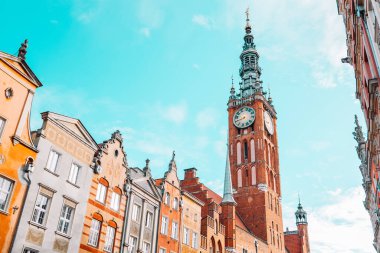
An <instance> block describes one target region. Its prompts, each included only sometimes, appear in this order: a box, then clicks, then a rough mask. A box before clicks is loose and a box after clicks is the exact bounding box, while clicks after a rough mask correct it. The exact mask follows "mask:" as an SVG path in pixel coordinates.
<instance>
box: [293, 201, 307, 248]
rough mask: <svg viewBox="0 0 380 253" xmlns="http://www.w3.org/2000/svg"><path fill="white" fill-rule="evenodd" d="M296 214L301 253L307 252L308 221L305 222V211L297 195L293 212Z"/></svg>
mask: <svg viewBox="0 0 380 253" xmlns="http://www.w3.org/2000/svg"><path fill="white" fill-rule="evenodd" d="M295 215H296V225H297V228H298V234H299V236H300V238H301V248H302V253H309V252H310V247H309V233H308V229H307V226H308V223H307V213H306V211H305V210H303V207H302V205H301V200H300V199H299V197H298V208H297V211H296V212H295Z"/></svg>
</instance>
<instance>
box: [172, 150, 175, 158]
mask: <svg viewBox="0 0 380 253" xmlns="http://www.w3.org/2000/svg"><path fill="white" fill-rule="evenodd" d="M174 158H175V150H173V154H172V161H174Z"/></svg>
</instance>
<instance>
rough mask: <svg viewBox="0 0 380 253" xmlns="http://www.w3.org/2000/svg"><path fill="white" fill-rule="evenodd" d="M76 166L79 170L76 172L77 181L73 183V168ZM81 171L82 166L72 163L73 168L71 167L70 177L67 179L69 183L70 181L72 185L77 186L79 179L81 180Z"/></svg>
mask: <svg viewBox="0 0 380 253" xmlns="http://www.w3.org/2000/svg"><path fill="white" fill-rule="evenodd" d="M74 166H76V167H77V170H76V175H75V180H74V182H73V181H71V178H72V171H73V167H74ZM80 169H81V166H80V165H79V164H77V163H72V164H71V167H70V172H69V177H68V178H67V181H69V182H70V183H72V184H75V185H76V184H77V183H78V178H79V170H80Z"/></svg>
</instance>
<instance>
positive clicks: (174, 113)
mask: <svg viewBox="0 0 380 253" xmlns="http://www.w3.org/2000/svg"><path fill="white" fill-rule="evenodd" d="M159 112H160V114H161V116H162V118H164V119H166V120H168V121H170V122H174V123H176V124H181V123H183V122H184V121H185V120H186V117H187V105H186V103H184V102H182V103H179V104H176V105H169V106H167V107H159Z"/></svg>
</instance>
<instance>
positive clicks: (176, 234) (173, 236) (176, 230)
mask: <svg viewBox="0 0 380 253" xmlns="http://www.w3.org/2000/svg"><path fill="white" fill-rule="evenodd" d="M174 224H175V225H176V226H174ZM174 227H175V228H176V229H175V234H174V235H173V232H174ZM170 237H171V238H173V239H175V240H178V222H176V221H172V230H171V233H170Z"/></svg>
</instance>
